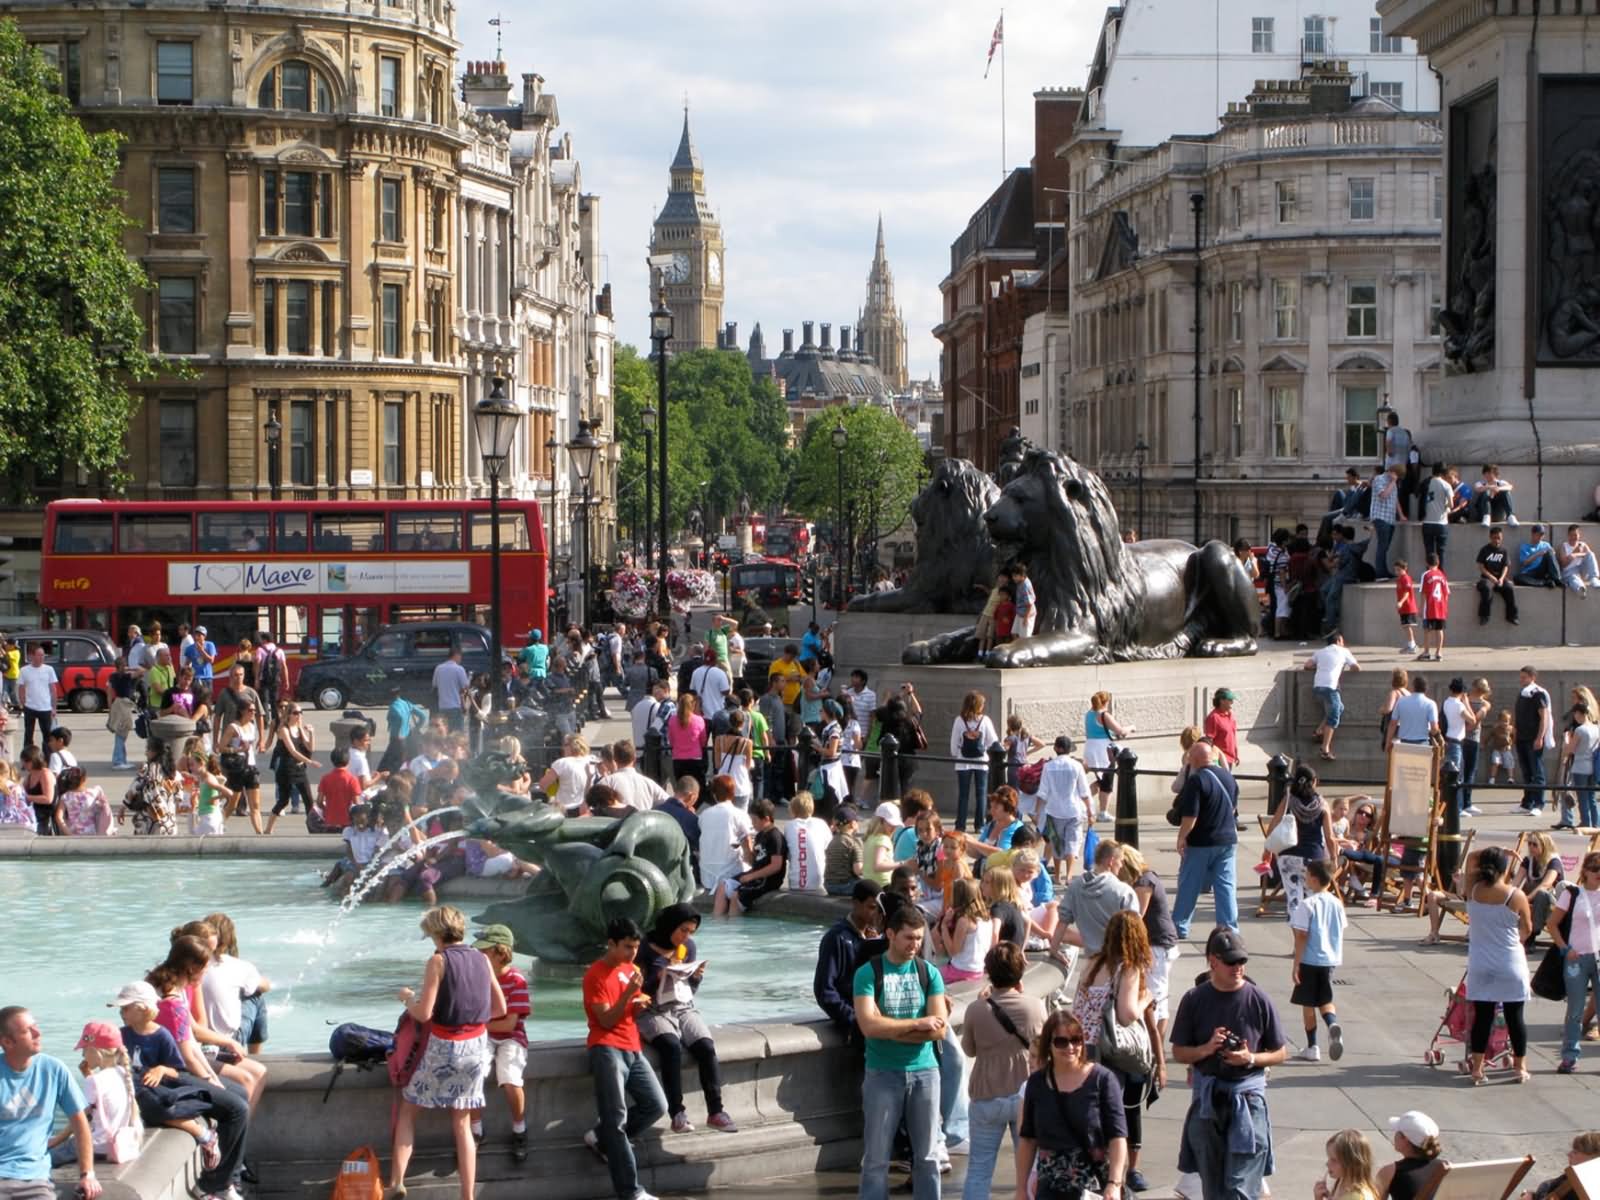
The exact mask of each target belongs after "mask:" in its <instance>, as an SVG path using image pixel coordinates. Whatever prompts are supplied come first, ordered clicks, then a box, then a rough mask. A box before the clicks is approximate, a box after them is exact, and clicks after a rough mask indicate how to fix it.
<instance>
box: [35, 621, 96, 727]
mask: <svg viewBox="0 0 1600 1200" xmlns="http://www.w3.org/2000/svg"><path fill="white" fill-rule="evenodd" d="M11 636H12V637H13V638H15V639H16V641H17V643H18V644H19V645H20V646H21V647H22V662H23V665H24V666H26V665H27V662H28V653H29V651H30V650H32V649H33V647H35V646H43V647H44V661H45V665H46V666H50V667H54V668H55V669H56V678H57V679H58V680H59V681H60V682H59V684H58V686H57V688H56V702H57V703H59V704H65V705H66V706H67V707H68V708H70V709H71V710H72V711H73V712H81V713H92V712H101V711H103V710H104V709H105V708H107V707H108V706H109V705H110V703H111V698H110V686H111V674H112V672H113V671H115V670H116V669H117V647H116V645H115V644H114V643H113V642H112V641H111V638H110V637H108V636H107V635H106V634H104V633H101V632H100V631H99V630H97V629H25V630H23V631H21V632H20V633H15V634H12V635H11Z"/></svg>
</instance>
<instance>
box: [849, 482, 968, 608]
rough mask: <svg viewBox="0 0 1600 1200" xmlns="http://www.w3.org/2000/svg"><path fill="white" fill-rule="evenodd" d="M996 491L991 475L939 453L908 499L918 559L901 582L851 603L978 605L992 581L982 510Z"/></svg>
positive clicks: (864, 605)
mask: <svg viewBox="0 0 1600 1200" xmlns="http://www.w3.org/2000/svg"><path fill="white" fill-rule="evenodd" d="M999 497H1000V489H999V488H997V487H996V486H995V483H994V480H992V479H990V478H989V476H987V475H985V474H984V473H983V472H982V471H980V470H978V468H977V467H975V466H973V465H972V464H971V463H970V462H968V461H966V460H965V459H961V458H946V459H941V460H940V461H939V464H938V466H936V467H935V468H934V471H933V478H932V479H930V480H929V481H928V484H927V486H926V487H924V488H923V489H922V491H920V492H918V493H917V497H916V499H915V500H913V501H912V502H911V519H912V520H913V521H914V522H915V523H916V527H917V561H916V565H915V566H914V567H912V569H911V576H910V578H909V579H907V580H906V586H905V587H903V588H900V589H898V590H897V591H894V592H887V593H882V594H876V595H874V594H869V595H866V596H858V597H856V599H855V600H853V601H852V602H851V604H850V607H851V608H852V609H857V610H862V609H865V610H867V611H871V610H873V609H881V610H883V611H899V612H923V613H940V612H944V613H975V612H978V611H980V610H981V609H982V608H983V605H984V601H985V599H986V594H987V591H988V589H989V588H990V587H991V586H993V584H994V543H993V542H991V541H990V540H989V530H988V527H987V526H986V525H985V524H984V520H983V514H984V513H985V512H987V511H988V509H989V506H990V505H992V504H993V503H994V502H995V501H996V500H997V499H999ZM980 588H981V589H982V590H981V591H980V590H979V589H980Z"/></svg>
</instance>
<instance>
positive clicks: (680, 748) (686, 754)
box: [667, 692, 707, 791]
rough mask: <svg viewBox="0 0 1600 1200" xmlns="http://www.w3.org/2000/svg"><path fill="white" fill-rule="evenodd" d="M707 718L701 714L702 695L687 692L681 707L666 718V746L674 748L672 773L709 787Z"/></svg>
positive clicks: (675, 776)
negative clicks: (707, 784) (707, 776)
mask: <svg viewBox="0 0 1600 1200" xmlns="http://www.w3.org/2000/svg"><path fill="white" fill-rule="evenodd" d="M706 729H707V725H706V719H705V717H703V716H701V715H700V697H698V696H696V695H695V694H694V693H693V692H684V693H683V694H682V695H681V696H679V697H678V709H677V711H676V712H674V713H673V714H672V716H670V717H668V718H667V746H668V747H669V748H670V749H671V751H672V777H673V778H674V779H682V778H683V777H684V776H685V775H687V776H689V777H690V778H691V779H693V780H694V781H695V782H696V783H698V784H699V785H700V790H701V791H705V789H706Z"/></svg>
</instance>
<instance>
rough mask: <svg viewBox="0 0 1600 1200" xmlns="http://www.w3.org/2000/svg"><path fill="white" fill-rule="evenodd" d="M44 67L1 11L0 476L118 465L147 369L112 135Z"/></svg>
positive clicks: (140, 285)
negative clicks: (86, 123) (88, 120)
mask: <svg viewBox="0 0 1600 1200" xmlns="http://www.w3.org/2000/svg"><path fill="white" fill-rule="evenodd" d="M57 84H58V79H57V76H56V72H55V69H54V68H53V67H51V66H50V65H49V64H48V63H47V62H46V61H45V60H44V58H42V57H41V56H40V55H39V53H38V52H37V51H36V50H34V49H33V48H32V47H30V46H29V45H28V44H27V43H26V42H25V41H24V40H23V38H22V35H21V33H20V32H19V31H18V29H17V27H16V24H15V23H14V22H12V21H9V20H0V476H4V477H8V478H11V479H13V480H15V479H17V478H18V477H19V475H20V473H21V468H22V467H23V466H24V464H31V465H32V466H33V468H34V469H35V471H36V472H41V473H42V472H48V471H53V470H56V469H59V468H61V467H66V466H71V465H81V466H83V467H86V468H88V469H90V470H93V471H102V472H107V473H109V474H111V475H112V476H113V477H120V475H121V468H120V464H121V462H122V460H123V437H124V435H125V433H126V431H127V428H128V423H129V421H130V419H131V417H132V415H133V411H134V409H135V407H136V406H137V404H138V398H137V397H136V396H134V395H133V394H131V393H130V392H129V390H128V387H127V384H128V382H129V381H130V380H140V379H147V378H150V377H152V376H153V375H154V374H155V373H156V370H157V364H156V360H154V359H153V358H152V357H151V356H150V355H149V354H147V353H146V352H145V351H144V350H143V347H144V346H145V345H146V344H147V342H146V334H145V323H144V320H143V318H142V317H141V316H140V313H139V310H138V307H137V306H136V303H135V295H136V294H137V293H138V292H140V291H141V290H142V289H145V288H147V287H148V286H149V281H148V279H147V278H146V276H145V273H144V271H143V269H142V268H141V267H140V266H139V265H138V264H137V263H136V262H134V261H133V260H132V259H131V258H129V257H128V254H127V252H126V251H125V250H124V249H123V245H122V235H123V231H124V230H125V229H126V228H127V226H128V225H129V220H128V218H127V217H126V216H125V215H124V214H123V211H122V200H123V195H122V193H121V192H120V191H119V190H118V189H117V187H116V186H115V183H114V179H115V176H116V171H117V165H118V164H117V150H118V144H119V139H118V137H117V135H115V134H111V133H101V134H92V135H91V134H89V133H87V132H85V130H84V128H83V127H82V125H80V124H79V123H78V121H77V119H76V118H75V117H74V116H73V115H72V112H71V109H70V108H69V106H68V104H67V102H66V100H65V99H64V98H63V97H61V96H60V95H58V94H57V91H56V88H57Z"/></svg>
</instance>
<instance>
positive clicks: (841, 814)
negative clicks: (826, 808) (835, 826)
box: [833, 804, 861, 821]
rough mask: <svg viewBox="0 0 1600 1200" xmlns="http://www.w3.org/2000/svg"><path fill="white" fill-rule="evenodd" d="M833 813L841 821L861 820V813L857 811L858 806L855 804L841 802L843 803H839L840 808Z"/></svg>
mask: <svg viewBox="0 0 1600 1200" xmlns="http://www.w3.org/2000/svg"><path fill="white" fill-rule="evenodd" d="M833 815H834V818H835V819H836V820H840V821H859V820H861V814H860V813H859V812H857V811H856V806H855V805H854V804H841V805H839V808H838V810H837V811H836V812H835V813H834V814H833Z"/></svg>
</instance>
